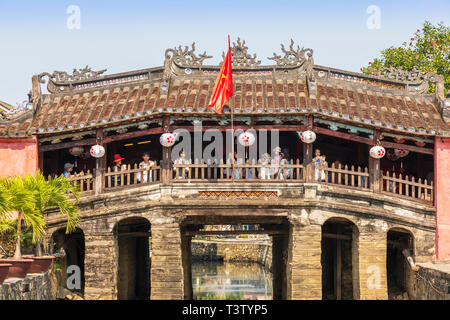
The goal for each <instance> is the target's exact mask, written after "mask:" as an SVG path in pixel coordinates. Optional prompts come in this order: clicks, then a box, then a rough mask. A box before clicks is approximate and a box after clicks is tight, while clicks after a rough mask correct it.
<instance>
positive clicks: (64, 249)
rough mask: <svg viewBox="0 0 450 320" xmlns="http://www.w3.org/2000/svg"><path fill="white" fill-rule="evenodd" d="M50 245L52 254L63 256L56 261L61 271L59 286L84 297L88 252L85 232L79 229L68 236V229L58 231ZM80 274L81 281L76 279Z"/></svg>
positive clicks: (53, 235) (53, 234) (63, 228)
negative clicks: (86, 254)
mask: <svg viewBox="0 0 450 320" xmlns="http://www.w3.org/2000/svg"><path fill="white" fill-rule="evenodd" d="M50 245H51V247H50V252H55V253H58V252H60V253H61V254H62V256H61V257H60V258H58V259H56V260H55V264H56V267H57V268H59V270H60V271H59V272H57V279H58V283H59V285H60V286H61V287H63V288H66V289H68V290H70V291H72V292H74V293H77V294H79V295H81V296H84V285H85V276H84V270H85V266H84V260H85V253H86V250H85V235H84V232H83V230H82V229H81V228H79V227H77V228H76V229H75V230H74V231H73V232H71V233H68V234H67V233H66V227H61V228H59V229H56V230H55V231H54V232H53V233H52V235H51V239H50ZM74 266H75V267H74ZM69 267H70V268H69ZM76 267H78V268H79V269H77V268H76ZM78 271H79V273H78ZM78 274H79V279H77V278H76V277H77V275H78ZM68 280H69V281H68Z"/></svg>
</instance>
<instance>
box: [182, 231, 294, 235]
mask: <svg viewBox="0 0 450 320" xmlns="http://www.w3.org/2000/svg"><path fill="white" fill-rule="evenodd" d="M287 233H288V230H224V231H218V230H211V231H205V230H202V231H184V232H183V234H184V235H186V236H212V235H239V234H268V235H276V234H287Z"/></svg>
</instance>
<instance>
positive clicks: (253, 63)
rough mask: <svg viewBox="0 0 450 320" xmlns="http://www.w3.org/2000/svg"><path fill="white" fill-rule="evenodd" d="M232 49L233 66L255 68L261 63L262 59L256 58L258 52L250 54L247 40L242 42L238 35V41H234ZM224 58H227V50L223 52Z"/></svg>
mask: <svg viewBox="0 0 450 320" xmlns="http://www.w3.org/2000/svg"><path fill="white" fill-rule="evenodd" d="M230 49H231V65H232V66H233V67H237V68H239V67H241V68H254V67H258V66H259V65H260V64H261V61H260V60H256V53H254V54H253V56H252V55H250V54H249V53H248V52H247V51H248V47H247V46H246V45H245V40H243V41H242V42H241V38H240V37H238V39H237V42H233V45H232V46H231V47H230ZM222 58H223V59H225V52H222Z"/></svg>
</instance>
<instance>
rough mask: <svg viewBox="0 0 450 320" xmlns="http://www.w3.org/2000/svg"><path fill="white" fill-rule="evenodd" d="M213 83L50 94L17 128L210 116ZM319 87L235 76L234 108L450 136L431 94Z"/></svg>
mask: <svg viewBox="0 0 450 320" xmlns="http://www.w3.org/2000/svg"><path fill="white" fill-rule="evenodd" d="M214 81H215V77H204V78H203V79H202V78H196V79H189V78H188V77H180V78H179V79H174V80H173V81H172V83H171V84H170V85H169V88H168V90H167V91H164V90H162V89H161V84H162V82H161V81H153V82H149V81H143V82H140V83H136V84H134V85H119V86H115V87H114V86H113V87H107V88H104V89H103V90H88V91H85V92H81V91H80V92H75V93H74V94H72V95H46V96H44V97H43V102H42V106H41V107H40V108H39V110H38V112H37V114H36V116H35V117H34V119H29V120H27V121H25V122H23V123H22V124H16V127H15V129H16V130H19V131H25V130H29V131H31V132H32V133H34V132H36V133H37V134H39V133H49V132H60V131H67V130H73V129H78V128H80V127H84V128H87V127H91V126H93V125H95V126H107V125H110V124H111V123H120V122H126V121H128V120H129V119H130V118H132V117H147V116H148V117H150V116H153V115H154V114H157V113H165V112H168V113H171V114H174V113H187V114H190V113H204V114H213V112H212V111H211V110H210V109H209V108H208V107H207V105H208V101H209V98H210V94H211V91H212V88H213V86H214ZM316 85H317V95H316V96H314V95H310V96H308V89H307V85H306V83H305V82H304V81H303V80H302V79H294V78H291V79H289V78H287V77H286V78H279V79H274V78H273V77H271V76H268V77H265V76H245V77H235V78H234V89H233V92H234V94H233V97H232V98H231V102H230V107H232V108H234V112H235V114H247V115H249V114H252V115H271V114H272V115H275V114H286V113H290V114H298V113H300V114H306V113H307V114H320V115H321V116H324V117H326V118H331V119H343V120H345V121H353V122H357V123H362V124H364V125H366V126H376V127H384V128H386V129H393V130H401V131H409V132H412V133H418V134H426V133H427V134H433V135H434V134H435V132H433V130H434V131H436V132H437V131H442V132H444V131H447V130H448V127H447V125H446V124H445V123H444V121H443V120H442V117H441V115H440V113H439V111H438V110H437V108H436V106H435V105H434V104H433V100H432V98H431V97H429V96H422V95H419V96H415V95H405V94H404V93H402V92H396V91H398V90H395V89H393V90H391V91H390V92H389V91H384V92H382V91H380V90H378V88H376V87H375V86H373V88H372V86H371V85H366V88H364V87H363V86H362V85H360V84H356V85H355V84H354V83H347V82H345V81H341V80H331V81H327V82H322V81H320V80H317V82H316ZM3 129H4V128H3ZM11 129H12V128H9V130H11ZM1 130H2V128H1V127H0V131H1Z"/></svg>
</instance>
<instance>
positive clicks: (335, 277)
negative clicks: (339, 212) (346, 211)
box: [321, 217, 359, 300]
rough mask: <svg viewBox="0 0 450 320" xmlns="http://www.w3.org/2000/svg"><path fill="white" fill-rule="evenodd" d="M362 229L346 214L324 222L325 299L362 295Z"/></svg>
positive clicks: (323, 280)
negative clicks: (360, 291)
mask: <svg viewBox="0 0 450 320" xmlns="http://www.w3.org/2000/svg"><path fill="white" fill-rule="evenodd" d="M358 241H359V229H358V227H357V225H356V223H355V222H353V221H351V220H350V219H347V218H344V217H330V218H328V219H327V220H325V221H324V223H323V224H322V241H321V249H322V251H321V264H322V299H324V300H353V299H359V255H358Z"/></svg>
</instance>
